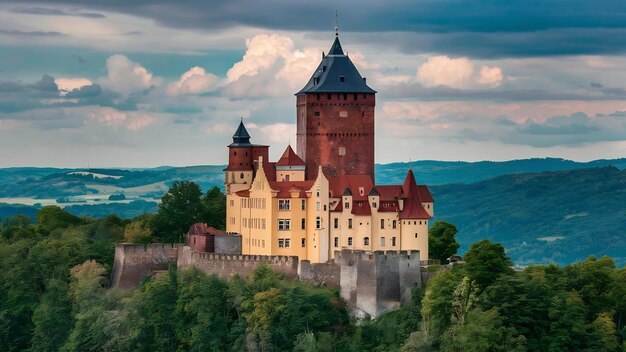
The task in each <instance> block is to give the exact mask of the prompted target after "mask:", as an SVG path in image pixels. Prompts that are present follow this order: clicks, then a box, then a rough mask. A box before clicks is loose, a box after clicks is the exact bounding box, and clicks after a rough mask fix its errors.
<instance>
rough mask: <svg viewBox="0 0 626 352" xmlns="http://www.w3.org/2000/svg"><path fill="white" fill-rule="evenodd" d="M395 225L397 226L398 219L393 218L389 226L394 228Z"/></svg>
mask: <svg viewBox="0 0 626 352" xmlns="http://www.w3.org/2000/svg"><path fill="white" fill-rule="evenodd" d="M397 226H398V221H396V220H394V221H393V222H392V223H391V227H393V228H394V229H395V228H396V227H397Z"/></svg>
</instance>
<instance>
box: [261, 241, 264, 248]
mask: <svg viewBox="0 0 626 352" xmlns="http://www.w3.org/2000/svg"><path fill="white" fill-rule="evenodd" d="M261 243H262V246H263V248H265V240H263V241H262V242H261Z"/></svg>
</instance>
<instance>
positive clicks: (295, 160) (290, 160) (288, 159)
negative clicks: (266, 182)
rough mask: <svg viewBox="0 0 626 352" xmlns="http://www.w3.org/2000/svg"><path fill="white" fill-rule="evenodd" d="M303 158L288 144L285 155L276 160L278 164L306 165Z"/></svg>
mask: <svg viewBox="0 0 626 352" xmlns="http://www.w3.org/2000/svg"><path fill="white" fill-rule="evenodd" d="M304 165H306V164H305V163H304V161H302V159H300V157H299V156H298V155H297V154H296V152H294V151H293V149H292V148H291V145H288V146H287V149H285V152H284V153H283V155H282V156H281V157H280V159H278V161H277V162H276V166H304Z"/></svg>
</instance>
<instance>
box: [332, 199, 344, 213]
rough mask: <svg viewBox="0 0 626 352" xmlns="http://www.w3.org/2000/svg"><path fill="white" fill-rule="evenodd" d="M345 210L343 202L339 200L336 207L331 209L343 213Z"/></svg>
mask: <svg viewBox="0 0 626 352" xmlns="http://www.w3.org/2000/svg"><path fill="white" fill-rule="evenodd" d="M342 211H343V202H342V201H339V204H337V206H336V207H335V209H331V212H334V213H341V212H342Z"/></svg>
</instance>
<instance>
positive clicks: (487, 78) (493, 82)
mask: <svg viewBox="0 0 626 352" xmlns="http://www.w3.org/2000/svg"><path fill="white" fill-rule="evenodd" d="M476 83H478V84H483V85H487V86H491V87H498V86H499V85H500V84H502V69H501V68H500V67H496V66H494V67H489V66H483V67H481V68H480V72H479V73H478V76H477V77H476Z"/></svg>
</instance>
